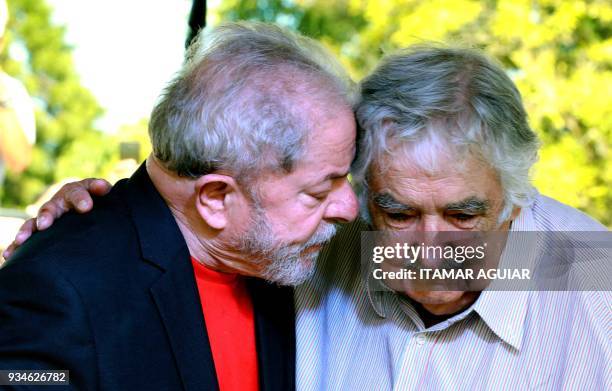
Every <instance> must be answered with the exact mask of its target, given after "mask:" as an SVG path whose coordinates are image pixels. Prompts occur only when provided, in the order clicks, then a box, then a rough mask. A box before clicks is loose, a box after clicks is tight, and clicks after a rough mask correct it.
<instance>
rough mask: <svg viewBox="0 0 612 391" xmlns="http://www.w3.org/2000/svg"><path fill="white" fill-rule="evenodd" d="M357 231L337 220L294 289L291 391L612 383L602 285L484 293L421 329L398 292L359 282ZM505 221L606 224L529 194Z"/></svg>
mask: <svg viewBox="0 0 612 391" xmlns="http://www.w3.org/2000/svg"><path fill="white" fill-rule="evenodd" d="M362 229H364V226H363V224H358V223H355V224H351V225H350V226H347V227H346V228H344V229H343V230H342V231H341V232H340V233H339V234H338V236H337V237H336V238H335V239H334V241H333V242H332V244H331V246H329V247H328V248H327V249H325V250H324V252H323V253H322V254H321V257H320V259H319V264H318V270H317V274H316V275H315V277H314V278H313V279H312V280H310V281H309V282H307V283H306V284H304V285H302V286H300V287H298V288H297V289H296V295H295V303H296V311H297V325H296V336H297V389H298V390H351V391H353V390H355V391H357V390H417V389H418V390H421V389H426V390H474V389H476V390H482V389H493V390H504V389H508V390H516V389H521V390H522V389H546V390H558V389H564V390H565V389H567V390H604V389H608V390H612V380H611V367H612V364H611V358H612V344H611V342H612V307H611V300H610V299H611V295H610V292H607V291H573V292H544V291H490V290H485V291H484V292H483V293H482V294H481V295H480V296H479V298H478V299H477V300H476V302H475V303H474V304H473V305H472V306H471V307H470V308H468V309H466V310H465V311H463V312H462V313H460V314H458V315H455V316H454V317H452V318H450V319H448V320H446V321H444V322H442V323H439V324H437V325H434V326H432V327H430V328H425V326H424V324H423V322H422V321H421V319H420V318H419V316H418V315H417V312H416V311H415V309H414V308H413V307H412V305H411V304H410V303H409V302H408V301H407V300H405V299H404V298H402V296H400V295H398V294H395V293H392V292H377V291H374V290H368V286H367V285H368V282H367V281H366V279H364V278H363V277H362V276H363V275H362V273H361V270H360V268H361V266H360V254H359V247H360V245H359V244H360V232H361V230H362ZM512 230H513V231H598V230H605V227H603V226H602V225H600V224H599V223H597V222H595V221H594V220H592V219H591V218H589V217H588V216H586V215H584V214H582V213H581V212H579V211H577V210H575V209H573V208H570V207H568V206H566V205H563V204H560V203H558V202H556V201H554V200H552V199H550V198H547V197H544V196H538V197H537V199H536V201H535V202H534V204H533V205H532V206H531V207H530V208H524V209H523V210H522V212H521V213H520V215H519V217H518V218H517V219H516V220H515V221H514V223H513V225H512ZM607 261H610V260H609V259H608V260H607ZM608 264H609V263H608ZM603 278H609V275H607V276H604V277H603Z"/></svg>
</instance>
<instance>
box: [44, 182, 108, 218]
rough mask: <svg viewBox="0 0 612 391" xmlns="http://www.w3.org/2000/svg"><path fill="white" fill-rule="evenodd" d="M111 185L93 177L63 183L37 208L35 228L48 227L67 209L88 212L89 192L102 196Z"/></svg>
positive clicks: (90, 201) (89, 208)
mask: <svg viewBox="0 0 612 391" xmlns="http://www.w3.org/2000/svg"><path fill="white" fill-rule="evenodd" d="M111 187H112V186H111V184H110V183H108V182H107V181H105V180H104V179H95V178H88V179H83V180H82V181H78V182H71V183H67V184H65V185H64V186H62V188H61V189H60V190H59V191H58V192H57V193H55V194H54V195H53V197H52V198H51V199H50V200H49V201H47V202H45V203H44V204H43V205H42V206H41V208H40V209H39V211H38V216H37V217H36V226H37V228H38V229H39V230H44V229H47V228H49V227H50V226H51V224H53V221H54V220H55V219H57V218H59V217H60V216H61V215H63V214H64V213H66V212H68V211H69V210H76V211H77V212H79V213H85V212H89V211H90V210H91V208H93V200H92V198H91V194H93V195H98V196H103V195H105V194H106V193H108V192H109V191H110V189H111ZM90 193H91V194H90Z"/></svg>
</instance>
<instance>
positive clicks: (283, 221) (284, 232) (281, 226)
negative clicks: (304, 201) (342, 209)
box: [269, 207, 323, 243]
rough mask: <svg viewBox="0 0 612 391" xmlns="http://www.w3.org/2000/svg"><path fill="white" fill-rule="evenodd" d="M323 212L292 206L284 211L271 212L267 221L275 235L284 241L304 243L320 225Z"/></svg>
mask: <svg viewBox="0 0 612 391" xmlns="http://www.w3.org/2000/svg"><path fill="white" fill-rule="evenodd" d="M322 219H323V214H322V213H321V212H320V211H316V210H306V209H305V208H298V207H296V208H292V209H290V210H287V211H286V212H285V213H273V214H271V215H270V218H269V222H270V225H271V226H272V230H273V231H274V233H275V235H276V236H277V237H278V238H279V240H282V241H283V242H285V243H304V242H306V241H308V239H310V237H311V236H312V235H313V234H314V233H315V232H316V231H317V228H319V226H320V225H321V222H322Z"/></svg>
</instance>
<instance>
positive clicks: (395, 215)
mask: <svg viewBox="0 0 612 391" xmlns="http://www.w3.org/2000/svg"><path fill="white" fill-rule="evenodd" d="M386 215H387V217H388V218H389V219H391V220H394V221H408V220H410V219H412V218H414V215H409V214H406V213H399V212H386Z"/></svg>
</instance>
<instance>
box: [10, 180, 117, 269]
mask: <svg viewBox="0 0 612 391" xmlns="http://www.w3.org/2000/svg"><path fill="white" fill-rule="evenodd" d="M111 187H112V186H111V184H110V183H109V182H107V181H106V180H104V179H95V178H88V179H83V180H82V181H78V182H72V183H67V184H65V185H64V186H62V187H61V189H60V190H59V191H58V192H57V193H55V194H54V195H53V197H52V198H51V199H50V200H49V201H47V202H45V203H44V204H42V206H41V207H40V209H39V210H38V215H37V216H36V218H35V219H29V220H27V221H26V222H25V223H23V225H22V226H21V228H19V232H18V233H17V236H16V237H15V240H14V241H13V243H11V244H10V246H9V247H8V248H7V249H6V250H5V251H4V252H3V253H2V256H3V257H4V258H5V259H7V258H8V257H10V256H11V255H12V254H13V252H15V250H16V249H17V248H18V247H19V246H21V245H22V244H23V242H25V241H26V240H27V239H28V238H29V237H30V236H31V235H32V233H34V232H35V231H42V230H45V229H47V228H49V227H50V226H51V225H52V224H53V221H54V220H55V219H57V218H59V217H60V216H61V215H63V214H64V213H66V212H68V211H69V210H76V211H77V212H79V213H85V212H88V211H90V210H91V208H93V200H92V197H91V195H92V194H93V195H96V196H103V195H105V194H107V193H108V192H109V191H110V189H111Z"/></svg>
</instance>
